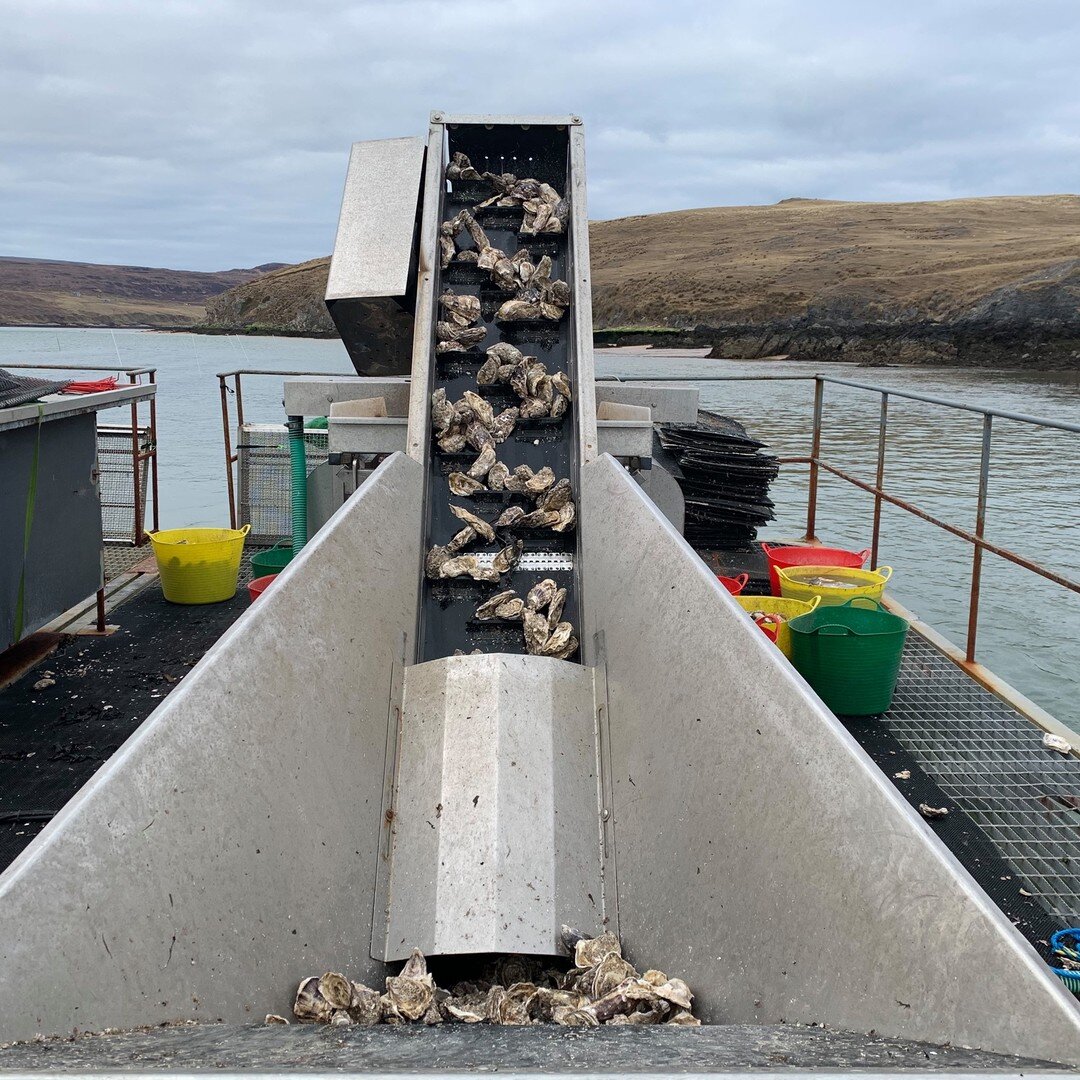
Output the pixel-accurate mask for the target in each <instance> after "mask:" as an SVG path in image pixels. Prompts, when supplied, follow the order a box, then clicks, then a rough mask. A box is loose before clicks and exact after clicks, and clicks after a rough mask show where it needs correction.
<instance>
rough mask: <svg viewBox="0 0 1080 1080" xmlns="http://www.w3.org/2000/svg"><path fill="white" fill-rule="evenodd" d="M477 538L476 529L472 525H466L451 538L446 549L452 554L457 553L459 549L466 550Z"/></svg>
mask: <svg viewBox="0 0 1080 1080" xmlns="http://www.w3.org/2000/svg"><path fill="white" fill-rule="evenodd" d="M475 539H476V530H475V529H474V528H473V527H472V526H471V525H466V526H465V528H464V529H461V530H459V531H458V532H456V533H454V535H453V536H452V537H451V538H450V543H449V544H447V545H446V551H447V553H448V554H450V555H456V554H457V553H458V552H459V551H464V550H465V548H467V547H468V546H469V545H470V544H471V543H472V542H473V541H474V540H475Z"/></svg>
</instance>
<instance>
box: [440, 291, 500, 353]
mask: <svg viewBox="0 0 1080 1080" xmlns="http://www.w3.org/2000/svg"><path fill="white" fill-rule="evenodd" d="M439 305H440V306H441V307H442V309H443V314H442V318H441V319H440V320H439V321H438V322H437V323H436V324H435V351H436V352H437V353H448V352H465V350H466V349H471V348H472V347H473V346H474V345H479V344H480V342H481V341H483V340H484V338H485V337H487V327H486V326H484V325H483V324H482V323H481V325H479V326H477V325H476V323H478V322H480V300H479V298H478V297H475V296H458V295H457V294H455V293H454V292H453V291H452V290H450V289H447V290H446V292H445V293H443V294H442V296H440V297H439Z"/></svg>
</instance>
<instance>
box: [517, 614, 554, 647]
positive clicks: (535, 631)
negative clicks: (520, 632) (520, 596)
mask: <svg viewBox="0 0 1080 1080" xmlns="http://www.w3.org/2000/svg"><path fill="white" fill-rule="evenodd" d="M521 617H522V622H523V623H524V625H525V650H526V652H528V653H529V654H530V655H532V656H535V655H536V654H537V653H538V652H539V651H540V649H541V648H543V645H544V642H545V641H547V639H548V637H549V636H550V632H551V628H550V626H549V625H548V621H547V616H545V615H541V614H540V612H538V611H535V610H534V609H532V608H530V607H529V605H528V601H526V603H525V609H524V611H523V612H522V613H521Z"/></svg>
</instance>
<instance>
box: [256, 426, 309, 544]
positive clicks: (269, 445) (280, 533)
mask: <svg viewBox="0 0 1080 1080" xmlns="http://www.w3.org/2000/svg"><path fill="white" fill-rule="evenodd" d="M304 444H305V447H306V450H307V471H308V475H309V476H310V475H311V472H312V470H313V469H314V468H315V467H316V466H318V465H321V464H322V463H323V462H324V461H326V459H327V456H328V454H329V451H328V449H327V447H328V435H327V433H326V431H324V430H319V429H312V430H305V431H304ZM236 455H237V473H238V476H237V481H238V487H239V518H238V519H237V523H238V524H239V525H247V524H249V523H250V525H251V532H250V533H249V534H248V543H249V544H274V543H277V541H278V540H282V539H285V538H286V537H289V536H291V535H292V508H291V502H290V475H289V437H288V432H287V430H286V428H285V425H284V424H244V425H243V426H242V427H241V428H240V430H239V432H238V435H237V441H236Z"/></svg>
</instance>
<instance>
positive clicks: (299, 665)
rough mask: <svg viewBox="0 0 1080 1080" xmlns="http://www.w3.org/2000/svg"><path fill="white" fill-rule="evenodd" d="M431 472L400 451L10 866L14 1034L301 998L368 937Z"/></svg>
mask: <svg viewBox="0 0 1080 1080" xmlns="http://www.w3.org/2000/svg"><path fill="white" fill-rule="evenodd" d="M421 480H422V470H421V468H420V466H419V465H417V464H416V463H415V462H413V461H411V460H410V459H408V458H406V457H405V456H404V455H402V454H397V455H395V456H394V457H392V458H390V459H388V460H387V461H386V462H385V463H384V464H383V465H382V466H381V467H380V468H379V469H378V470H377V471H376V472H375V473H374V474H373V475H372V476H371V477H370V479H369V480H368V482H367V483H366V484H365V485H364V487H363V488H362V489H361V490H360V492H359V493H358V494H357V495H356V496H354V497H353V498H352V499H350V500H349V501H348V502H347V503H345V504H344V506H342V508H341V509H340V510H339V511H338V512H337V513H336V514H335V515H334V517H333V518H331V520H330V521H329V522H328V523H327V525H326V527H325V528H324V529H323V530H322V531H320V532H319V533H317V534H316V535H315V536H314V537H313V539H312V540H311V542H310V543H309V544H308V545H307V546H306V547H305V548H304V550H303V551H302V552H301V553H300V555H298V556H297V558H296V559H294V560H293V562H291V563H290V564H289V565H288V566H287V567H286V568H285V570H284V571H283V572H282V574H281V575H280V577H279V579H278V581H277V583H276V584H275V586H274V588H273V589H272V590H271V591H270V592H268V593H267V594H266V595H265V596H263V597H262V599H260V601H259V602H258V603H257V604H255V605H253V606H252V607H251V608H249V609H248V611H247V612H245V613H244V615H242V616H241V617H240V619H239V620H238V621H237V622H236V623H235V624H234V625H233V626H232V627H231V628H230V629H229V630H228V631H227V632H226V634H225V635H224V636H223V637H222V638H221V640H220V641H218V642H217V644H215V645H214V646H213V648H212V649H211V650H210V651H209V652H208V653H207V654H206V655H205V656H204V657H203V658H202V660H201V661H200V662H199V663H198V664H197V665H196V666H195V667H194V668H193V669H192V671H191V673H190V674H189V675H188V676H187V677H186V678H185V679H184V680H183V682H181V683H180V684H179V685H178V686H177V688H176V689H175V690H173V691H172V693H171V694H169V696H168V697H167V698H165V700H164V701H163V702H162V704H161V705H160V706H159V707H158V708H157V709H156V710H155V711H154V712H153V713H152V714H151V715H150V717H149V718H148V719H147V720H146V721H145V722H144V723H143V724H142V725H141V726H140V727H139V729H138V730H137V731H136V732H135V733H134V734H133V735H132V736H131V738H130V739H129V740H128V741H127V742H126V743H125V744H124V745H123V746H122V747H121V748H120V749H119V750H118V751H117V752H116V754H115V755H114V756H113V757H112V758H111V759H110V760H109V761H108V762H107V763H106V764H105V765H104V766H103V767H102V769H101V770H100V771H99V772H98V773H97V774H96V775H95V776H94V778H93V779H92V780H91V781H90V782H89V783H88V784H87V785H86V786H85V787H84V788H83V789H82V790H81V791H80V792H79V794H78V795H76V796H75V798H74V799H72V800H71V802H69V803H68V805H67V806H66V807H65V808H64V809H63V810H62V811H61V812H60V813H59V814H58V815H57V816H56V817H55V818H54V819H53V821H52V822H51V823H50V824H49V825H48V826H47V828H46V829H45V830H44V831H43V832H42V833H41V834H40V835H39V836H38V837H37V838H36V839H35V840H34V842H33V843H32V844H31V845H30V846H29V847H28V848H27V849H26V850H25V851H24V852H23V853H22V854H21V855H20V856H19V858H18V859H16V861H15V862H14V863H12V864H11V866H10V867H9V868H8V869H7V871H5V873H4V874H3V875H2V876H0V970H2V971H3V973H4V977H3V979H0V1040H3V1041H9V1040H13V1039H26V1038H30V1037H31V1036H33V1035H34V1034H35V1033H36V1032H42V1033H44V1034H56V1033H68V1032H70V1031H71V1029H72V1028H73V1027H76V1026H77V1027H79V1028H80V1029H82V1030H97V1029H100V1028H103V1027H134V1026H137V1025H142V1024H156V1023H159V1022H161V1021H163V1020H170V1019H185V1018H190V1019H196V1020H198V1019H203V1020H209V1021H213V1020H216V1019H218V1018H221V1019H224V1020H227V1021H236V1022H244V1023H250V1022H252V1021H253V1020H257V1019H261V1017H262V1016H263V1014H264V1013H267V1012H275V1013H283V1014H288V1012H289V1009H290V1007H291V1004H292V995H293V993H294V992H295V989H296V984H297V982H298V981H299V979H300V978H301V977H302V976H305V975H310V974H312V973H316V974H318V973H321V972H323V971H325V970H328V969H338V970H346V971H348V972H349V973H350V975H351V976H352V977H353V978H358V979H363V980H365V981H367V982H376V983H377V982H378V981H379V979H380V978H381V977H382V975H383V967H382V965H381V964H380V963H377V962H375V961H373V960H372V959H371V957H370V955H369V945H370V925H371V923H370V920H371V902H372V896H373V893H374V887H375V876H376V862H377V860H378V851H377V845H378V840H379V829H380V818H381V815H382V799H381V787H382V778H383V772H384V766H385V756H386V731H387V726H388V718H389V716H390V715H391V711H392V706H393V705H394V704H395V703H396V701H395V699H397V702H399V700H400V698H399V691H398V690H396V689H395V688H396V687H399V686H400V677H401V667H402V663H403V657H404V655H405V651H406V648H407V647H408V642H407V638H408V635H409V634H411V633H412V630H413V626H414V616H415V608H416V588H417V581H416V573H415V567H416V563H417V562H418V560H419V551H418V543H419V535H420V489H421Z"/></svg>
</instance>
